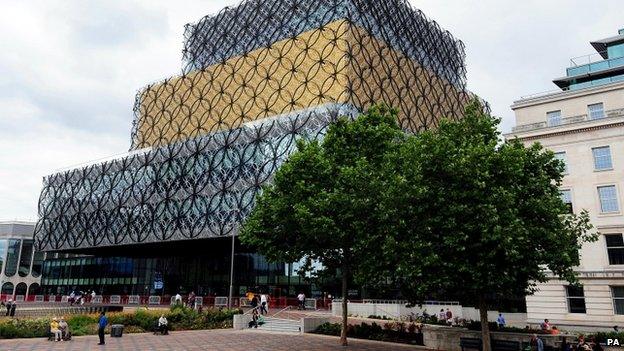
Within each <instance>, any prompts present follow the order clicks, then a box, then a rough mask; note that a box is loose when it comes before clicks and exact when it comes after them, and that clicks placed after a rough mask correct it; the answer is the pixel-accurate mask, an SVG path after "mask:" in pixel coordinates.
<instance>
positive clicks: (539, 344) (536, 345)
mask: <svg viewBox="0 0 624 351" xmlns="http://www.w3.org/2000/svg"><path fill="white" fill-rule="evenodd" d="M531 347H532V348H533V350H535V351H544V342H543V341H542V339H540V338H539V337H538V336H537V334H533V336H532V337H531Z"/></svg>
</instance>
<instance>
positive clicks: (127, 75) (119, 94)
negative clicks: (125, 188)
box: [0, 0, 624, 220]
mask: <svg viewBox="0 0 624 351" xmlns="http://www.w3.org/2000/svg"><path fill="white" fill-rule="evenodd" d="M238 2H239V1H238V0H236V1H232V0H203V1H199V0H194V1H191V0H188V1H185V0H177V1H175V2H174V1H165V0H144V1H139V0H122V1H113V0H107V1H88V2H87V1H73V0H63V1H54V0H45V1H28V0H23V1H12V0H0V8H1V9H2V11H0V220H14V219H18V220H36V219H37V203H38V199H39V193H40V191H41V186H42V178H43V177H44V176H45V175H48V174H51V173H54V172H55V171H57V170H59V169H64V168H68V167H70V166H73V165H78V164H81V163H85V162H89V161H93V160H97V159H101V158H105V157H109V156H112V155H117V154H121V153H124V152H126V151H127V150H128V148H129V146H130V128H131V123H132V117H133V114H132V106H133V103H134V97H135V94H136V92H137V91H138V90H139V89H140V88H142V87H143V86H145V85H146V84H148V83H151V82H154V81H157V80H159V79H161V78H164V77H168V76H171V75H174V74H176V73H179V72H180V70H181V67H182V61H181V57H182V54H181V52H182V34H183V29H184V24H186V23H188V22H196V21H197V20H198V19H199V18H201V17H202V16H204V15H207V14H212V13H215V12H217V11H218V10H219V9H221V8H223V7H224V6H232V5H235V4H237V3H238ZM410 2H411V3H412V5H413V6H414V7H416V8H419V9H421V10H422V11H423V12H424V13H425V14H426V15H427V16H428V17H429V18H430V19H433V20H435V21H436V22H438V23H439V24H440V26H442V27H443V28H444V29H447V30H449V31H450V32H451V33H453V35H454V36H455V37H456V38H458V39H460V40H462V41H463V42H464V44H465V46H466V65H467V69H468V76H467V80H468V88H469V89H470V90H471V91H472V92H474V93H476V94H477V95H479V96H480V97H482V98H483V99H485V100H487V101H488V102H489V103H490V105H491V108H492V113H493V114H494V115H497V116H499V117H501V118H502V123H501V127H500V128H501V131H502V132H508V131H510V129H511V127H512V126H514V125H515V121H514V116H513V111H511V109H510V108H509V106H510V105H511V104H512V103H513V101H514V100H516V99H518V98H520V97H522V96H525V95H528V94H531V93H537V92H542V91H548V90H553V89H555V88H556V86H555V85H554V84H552V82H551V81H552V79H553V78H556V77H560V76H563V75H565V67H567V66H568V65H569V60H570V58H572V57H575V56H580V55H585V54H590V53H592V52H593V51H592V47H591V46H590V45H589V41H590V40H595V39H600V38H604V37H609V36H612V35H615V34H617V30H618V28H624V17H622V13H624V1H621V0H611V1H610V0H595V1H586V0H565V1H564V0H549V1H544V0H540V1H536V0H523V1H517V0H479V1H466V0H410Z"/></svg>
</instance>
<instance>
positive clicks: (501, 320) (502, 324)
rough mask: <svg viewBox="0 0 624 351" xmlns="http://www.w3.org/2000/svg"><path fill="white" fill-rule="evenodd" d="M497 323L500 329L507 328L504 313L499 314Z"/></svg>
mask: <svg viewBox="0 0 624 351" xmlns="http://www.w3.org/2000/svg"><path fill="white" fill-rule="evenodd" d="M496 323H498V327H499V328H505V325H506V324H507V322H506V321H505V317H503V314H502V313H499V314H498V318H496Z"/></svg>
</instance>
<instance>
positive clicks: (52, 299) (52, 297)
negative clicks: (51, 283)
mask: <svg viewBox="0 0 624 351" xmlns="http://www.w3.org/2000/svg"><path fill="white" fill-rule="evenodd" d="M48 301H49V302H56V295H48Z"/></svg>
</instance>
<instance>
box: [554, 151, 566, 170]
mask: <svg viewBox="0 0 624 351" xmlns="http://www.w3.org/2000/svg"><path fill="white" fill-rule="evenodd" d="M555 158H556V159H557V160H559V161H561V162H563V164H564V166H565V168H564V169H563V174H568V158H567V157H566V153H565V151H561V152H555Z"/></svg>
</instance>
